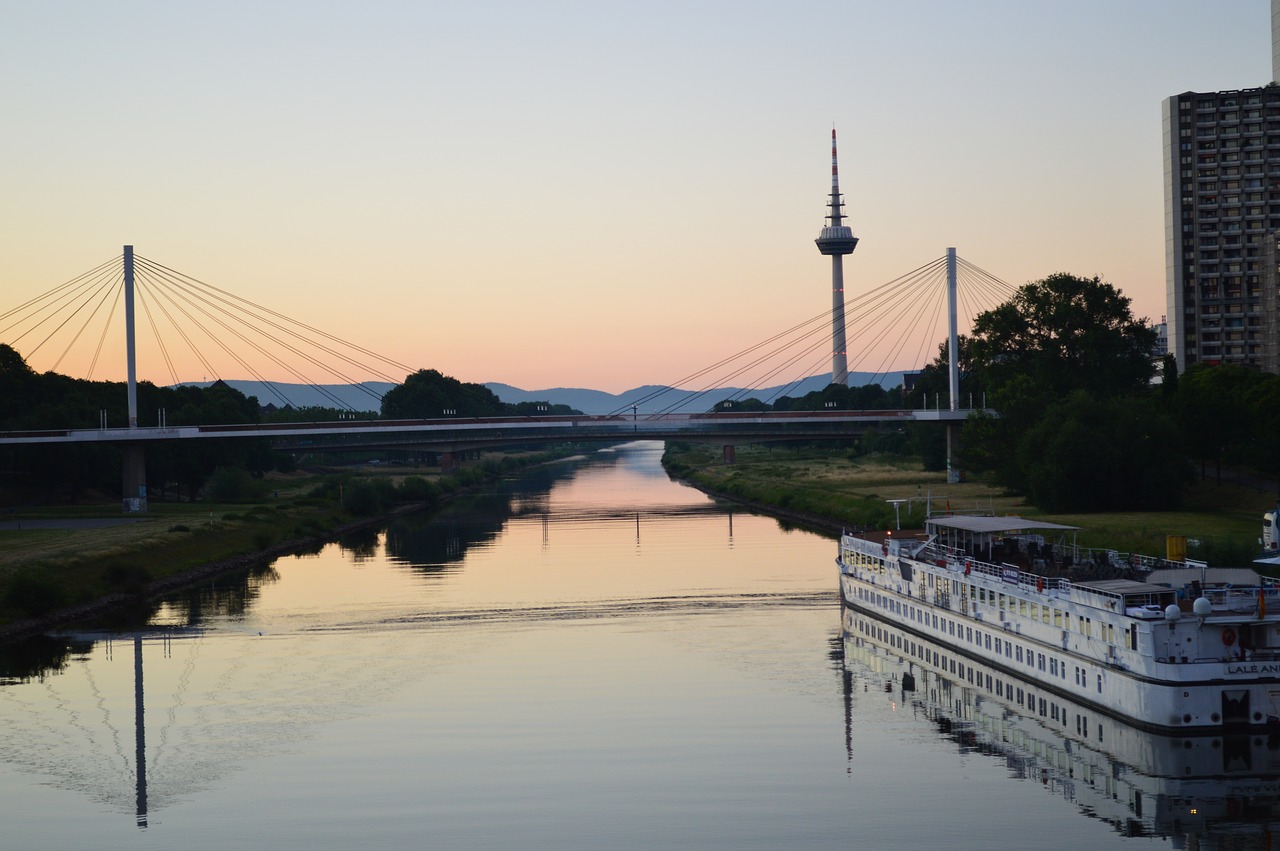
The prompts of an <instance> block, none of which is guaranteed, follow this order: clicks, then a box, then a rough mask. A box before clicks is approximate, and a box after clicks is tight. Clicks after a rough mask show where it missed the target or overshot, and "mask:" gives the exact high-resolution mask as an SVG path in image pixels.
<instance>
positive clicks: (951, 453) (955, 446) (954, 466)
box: [947, 423, 964, 485]
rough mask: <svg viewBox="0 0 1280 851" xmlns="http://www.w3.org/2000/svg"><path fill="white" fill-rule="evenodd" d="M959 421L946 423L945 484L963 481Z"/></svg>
mask: <svg viewBox="0 0 1280 851" xmlns="http://www.w3.org/2000/svg"><path fill="white" fill-rule="evenodd" d="M960 427H961V424H960V423H947V484H949V485H954V484H959V483H960V482H962V481H964V472H963V471H962V470H961V469H960Z"/></svg>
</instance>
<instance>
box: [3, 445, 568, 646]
mask: <svg viewBox="0 0 1280 851" xmlns="http://www.w3.org/2000/svg"><path fill="white" fill-rule="evenodd" d="M568 454H571V453H570V452H569V451H568V450H558V451H549V452H537V453H534V452H529V453H514V454H507V455H488V456H486V457H485V458H484V459H483V460H482V461H479V462H474V463H470V464H467V465H465V466H464V467H463V468H462V469H461V470H459V471H457V472H455V473H451V474H449V475H443V474H442V473H441V472H440V471H439V470H438V469H431V468H426V469H414V468H403V469H400V468H394V467H380V468H359V469H353V470H311V471H307V472H298V473H293V474H289V475H272V476H270V477H268V478H267V479H266V480H265V484H264V483H259V486H258V487H257V488H255V491H256V492H255V493H254V494H253V498H252V499H246V500H245V501H238V502H217V503H211V502H196V503H153V504H152V505H151V506H150V511H149V513H148V514H146V515H144V516H141V517H137V518H128V522H124V523H120V524H118V525H110V526H96V525H93V523H94V521H95V520H98V519H109V520H113V521H114V520H120V519H122V518H121V515H120V508H119V502H115V501H113V502H109V503H103V504H91V505H76V506H68V507H58V508H30V509H25V510H21V511H11V512H8V513H6V514H4V515H0V521H4V525H5V528H3V529H0V628H3V627H5V626H12V625H13V624H15V623H18V622H22V621H24V620H28V619H31V618H37V617H45V616H48V615H50V614H51V613H55V612H62V611H67V610H69V609H73V608H77V607H85V606H92V605H93V604H95V603H97V602H101V601H104V600H108V601H110V600H119V599H122V598H123V599H129V598H136V597H138V596H146V595H148V594H152V593H158V592H160V591H163V590H168V589H170V588H173V587H177V586H179V585H181V584H182V582H183V581H184V579H185V578H188V577H189V578H193V579H194V578H203V577H204V576H205V575H206V574H207V573H209V572H210V569H212V570H214V571H216V570H217V569H219V568H221V567H223V566H225V569H234V568H235V567H238V566H240V565H242V564H245V565H247V564H249V563H251V562H253V560H254V559H255V558H268V557H273V556H274V555H277V554H279V553H281V552H287V551H290V550H291V549H294V548H299V547H305V546H310V545H315V544H316V543H318V542H320V541H323V540H325V539H326V538H327V537H329V536H331V535H333V534H336V533H339V532H342V531H345V530H347V529H350V528H353V527H355V526H359V525H362V524H366V523H370V522H377V521H378V520H379V519H380V518H381V517H384V516H386V515H387V514H388V513H389V512H391V511H394V510H396V509H397V508H403V507H423V508H430V507H432V506H434V505H437V504H440V503H441V502H443V501H445V500H447V499H448V498H449V496H450V495H451V494H453V493H455V492H458V491H460V490H463V489H466V488H469V487H473V486H474V485H477V484H479V483H480V482H482V481H484V480H485V479H486V478H489V477H494V476H497V475H500V474H502V473H503V472H507V471H510V470H514V469H519V468H522V467H528V466H532V465H535V464H539V463H545V462H547V461H551V460H554V459H556V458H561V457H565V456H566V455H568ZM50 521H53V522H55V523H56V525H58V526H59V527H62V528H40V527H41V526H47V525H49V523H50ZM10 527H16V528H10Z"/></svg>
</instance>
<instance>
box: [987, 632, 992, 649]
mask: <svg viewBox="0 0 1280 851" xmlns="http://www.w3.org/2000/svg"><path fill="white" fill-rule="evenodd" d="M986 642H987V649H988V650H990V649H991V633H987V638H986Z"/></svg>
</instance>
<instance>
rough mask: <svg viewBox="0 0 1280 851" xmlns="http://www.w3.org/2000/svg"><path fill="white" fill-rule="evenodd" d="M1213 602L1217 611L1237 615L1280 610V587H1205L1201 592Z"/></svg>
mask: <svg viewBox="0 0 1280 851" xmlns="http://www.w3.org/2000/svg"><path fill="white" fill-rule="evenodd" d="M1201 593H1202V594H1203V595H1204V596H1205V597H1207V598H1208V599H1209V602H1210V603H1212V604H1213V610H1214V611H1215V612H1230V613H1231V614H1236V615H1249V614H1265V613H1266V612H1268V611H1271V612H1280V588H1274V587H1269V586H1265V585H1264V586H1257V585H1252V586H1234V587H1233V586H1227V587H1223V588H1205V589H1204V590H1203V591H1202V592H1201Z"/></svg>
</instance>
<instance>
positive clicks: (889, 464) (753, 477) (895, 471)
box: [663, 445, 1275, 565]
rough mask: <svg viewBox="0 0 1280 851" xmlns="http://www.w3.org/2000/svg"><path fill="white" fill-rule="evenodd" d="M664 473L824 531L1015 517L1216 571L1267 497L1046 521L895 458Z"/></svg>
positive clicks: (677, 448)
mask: <svg viewBox="0 0 1280 851" xmlns="http://www.w3.org/2000/svg"><path fill="white" fill-rule="evenodd" d="M663 464H664V465H665V466H666V467H667V469H668V471H670V472H671V473H672V474H673V475H675V476H678V477H679V478H681V479H684V480H685V481H687V482H689V483H690V484H692V485H694V486H696V487H698V488H700V489H702V490H704V491H706V492H708V493H711V494H713V495H716V496H721V497H724V498H727V499H732V500H736V501H740V502H743V503H746V504H750V505H753V506H756V507H759V508H760V509H762V510H765V511H772V512H776V513H778V514H779V515H780V516H783V517H787V518H789V519H793V520H795V521H797V522H804V523H808V524H809V525H812V526H814V527H816V528H821V529H824V530H826V531H832V530H837V531H838V530H839V529H840V528H841V527H850V528H852V527H859V526H861V527H880V528H886V529H891V528H894V525H895V524H896V522H897V521H896V520H895V516H894V508H893V505H891V504H890V503H889V502H888V500H903V502H901V503H900V505H899V509H898V511H899V513H900V516H901V526H902V528H903V529H907V528H920V527H921V526H922V525H923V522H924V517H925V511H926V510H927V507H928V506H930V505H932V508H933V510H934V511H935V512H937V511H944V510H947V509H948V508H949V509H951V510H955V511H973V510H981V511H991V512H993V513H996V514H1020V515H1024V516H1034V517H1039V518H1041V519H1044V520H1048V521H1052V522H1055V523H1065V524H1068V525H1072V526H1079V527H1081V532H1080V533H1079V538H1078V540H1079V543H1080V545H1081V546H1090V547H1109V548H1112V549H1116V550H1120V551H1122V552H1142V553H1150V554H1162V553H1163V552H1164V549H1165V536H1167V535H1186V536H1187V537H1188V538H1192V539H1195V540H1198V541H1201V542H1202V547H1201V554H1202V556H1203V557H1206V558H1208V559H1209V560H1210V561H1211V562H1212V563H1215V564H1223V565H1225V564H1230V563H1237V564H1247V563H1248V560H1249V559H1250V558H1251V556H1252V555H1253V553H1254V551H1255V549H1256V547H1257V540H1258V536H1259V535H1260V533H1261V524H1262V513H1263V512H1264V511H1267V510H1269V509H1270V508H1272V507H1273V506H1274V505H1275V496H1274V495H1273V494H1271V493H1269V492H1264V491H1259V490H1257V489H1255V488H1247V487H1239V486H1235V485H1230V484H1223V485H1219V484H1216V483H1214V482H1212V481H1201V482H1198V483H1196V484H1195V485H1194V486H1193V487H1192V488H1191V489H1190V490H1189V491H1188V494H1187V499H1186V500H1184V506H1183V509H1182V510H1180V511H1171V512H1116V513H1110V514H1071V515H1065V514H1063V515H1048V514H1044V513H1043V512H1040V511H1038V510H1037V509H1036V508H1035V507H1034V506H1032V505H1029V504H1028V503H1027V502H1026V501H1025V500H1024V499H1023V498H1022V497H1020V496H1018V495H1015V494H1009V493H1007V492H1005V491H1003V490H1002V489H1000V488H996V487H992V486H991V485H989V484H986V483H985V482H983V481H981V480H978V479H973V478H970V480H967V481H965V482H961V483H959V484H950V485H949V484H947V482H946V474H945V473H929V472H925V471H923V470H921V468H920V464H919V461H918V460H916V459H911V458H902V457H897V456H878V455H868V456H853V455H851V454H850V453H849V452H847V451H841V450H837V449H828V448H791V447H775V448H765V447H759V446H746V447H739V448H738V450H737V460H736V462H735V463H733V464H726V463H725V462H724V461H723V459H722V458H721V455H720V453H719V452H718V451H715V450H714V449H713V448H712V447H705V446H698V445H668V448H667V452H666V454H665V455H664V456H663Z"/></svg>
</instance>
